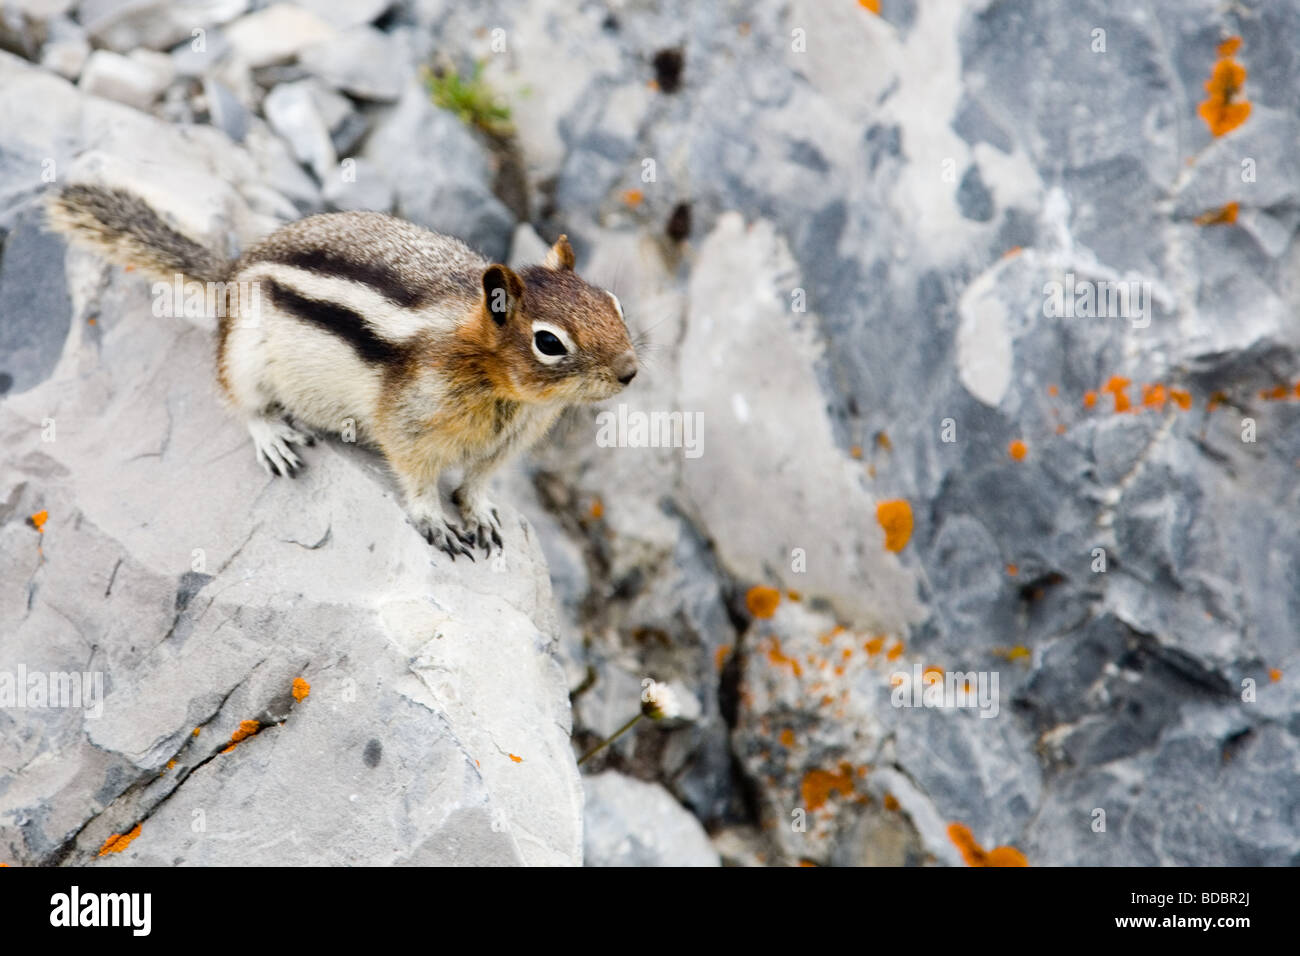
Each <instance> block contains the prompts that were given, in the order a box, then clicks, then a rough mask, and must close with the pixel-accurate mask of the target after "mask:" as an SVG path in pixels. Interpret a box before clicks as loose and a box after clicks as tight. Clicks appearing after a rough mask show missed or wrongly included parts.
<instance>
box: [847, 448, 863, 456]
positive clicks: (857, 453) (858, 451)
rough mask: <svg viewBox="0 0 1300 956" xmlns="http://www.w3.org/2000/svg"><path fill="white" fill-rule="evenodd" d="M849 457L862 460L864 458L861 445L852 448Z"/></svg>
mask: <svg viewBox="0 0 1300 956" xmlns="http://www.w3.org/2000/svg"><path fill="white" fill-rule="evenodd" d="M849 457H850V458H861V457H862V446H861V445H854V446H853V447H852V448H850V449H849Z"/></svg>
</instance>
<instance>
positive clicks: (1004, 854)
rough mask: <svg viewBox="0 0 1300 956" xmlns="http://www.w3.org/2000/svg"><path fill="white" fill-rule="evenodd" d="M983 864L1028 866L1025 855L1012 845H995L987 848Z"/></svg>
mask: <svg viewBox="0 0 1300 956" xmlns="http://www.w3.org/2000/svg"><path fill="white" fill-rule="evenodd" d="M984 865H985V866H1028V865H1029V861H1028V860H1026V859H1025V855H1024V854H1023V853H1021V852H1020V851H1019V850H1017V849H1016V848H1015V847H1013V846H995V847H994V848H993V849H991V850H989V853H988V857H987V859H986V862H985V863H984Z"/></svg>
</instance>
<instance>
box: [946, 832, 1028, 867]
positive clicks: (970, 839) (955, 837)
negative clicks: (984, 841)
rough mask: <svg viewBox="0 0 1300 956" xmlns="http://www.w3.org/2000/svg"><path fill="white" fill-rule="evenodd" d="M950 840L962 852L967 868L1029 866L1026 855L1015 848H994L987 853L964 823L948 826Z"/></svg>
mask: <svg viewBox="0 0 1300 956" xmlns="http://www.w3.org/2000/svg"><path fill="white" fill-rule="evenodd" d="M948 839H949V840H951V841H952V842H953V843H954V844H955V845H956V847H957V849H958V850H960V851H961V855H962V859H964V860H965V861H966V865H967V866H1028V865H1029V861H1028V860H1026V859H1025V855H1024V854H1023V853H1021V852H1020V851H1019V850H1017V849H1016V848H1015V847H1013V846H999V847H994V848H993V849H992V850H989V851H988V852H987V853H986V852H985V851H984V848H983V847H982V846H980V845H979V844H978V843H977V842H975V837H974V835H973V834H972V833H971V832H970V827H968V826H966V825H965V824H964V823H950V824H948Z"/></svg>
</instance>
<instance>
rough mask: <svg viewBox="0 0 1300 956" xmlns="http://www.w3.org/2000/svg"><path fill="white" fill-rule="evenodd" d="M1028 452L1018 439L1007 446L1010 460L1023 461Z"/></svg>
mask: <svg viewBox="0 0 1300 956" xmlns="http://www.w3.org/2000/svg"><path fill="white" fill-rule="evenodd" d="M1028 452H1029V449H1028V448H1027V447H1026V446H1025V443H1024V442H1023V441H1021V440H1020V439H1019V438H1017V439H1016V440H1015V441H1013V442H1012V443H1011V444H1010V445H1008V446H1007V454H1008V455H1010V456H1011V457H1012V458H1014V459H1015V460H1016V461H1024V460H1025V455H1026V454H1027V453H1028Z"/></svg>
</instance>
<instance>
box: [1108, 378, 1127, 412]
mask: <svg viewBox="0 0 1300 956" xmlns="http://www.w3.org/2000/svg"><path fill="white" fill-rule="evenodd" d="M1129 385H1130V382H1129V380H1128V379H1126V378H1124V377H1122V376H1119V375H1112V376H1111V377H1110V381H1108V382H1107V383H1106V384H1105V385H1103V386H1102V388H1101V390H1102V391H1103V392H1110V394H1111V395H1113V396H1114V397H1115V411H1116V412H1126V411H1128V410H1129V408H1130V407H1131V405H1132V403H1131V402H1130V401H1129V400H1128V391H1127V389H1128V387H1129Z"/></svg>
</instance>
